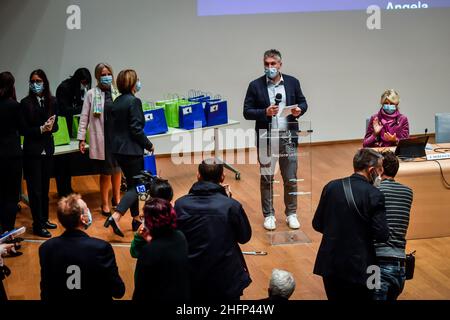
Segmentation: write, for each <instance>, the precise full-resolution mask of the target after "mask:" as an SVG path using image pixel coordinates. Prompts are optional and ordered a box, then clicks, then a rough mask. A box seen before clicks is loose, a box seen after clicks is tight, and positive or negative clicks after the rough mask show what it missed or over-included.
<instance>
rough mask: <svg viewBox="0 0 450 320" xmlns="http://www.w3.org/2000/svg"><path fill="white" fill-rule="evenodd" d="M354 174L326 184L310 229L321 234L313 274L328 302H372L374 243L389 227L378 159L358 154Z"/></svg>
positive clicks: (385, 237) (371, 153) (380, 159)
mask: <svg viewBox="0 0 450 320" xmlns="http://www.w3.org/2000/svg"><path fill="white" fill-rule="evenodd" d="M353 169H354V173H353V174H352V175H351V176H350V177H347V178H344V179H337V180H333V181H331V182H329V183H328V184H327V185H326V186H325V187H324V188H323V191H322V195H321V197H320V201H319V205H318V206H317V209H316V213H315V215H314V218H313V221H312V225H313V228H314V230H316V231H317V232H320V233H322V235H323V237H322V241H321V243H320V247H319V250H318V252H317V257H316V262H315V265H314V274H317V275H319V276H321V277H322V279H323V284H324V287H325V291H326V294H327V297H328V300H348V301H354V300H372V296H373V292H372V289H371V288H369V286H368V285H367V281H368V280H369V276H370V275H371V274H372V273H371V272H369V271H370V267H371V266H374V265H376V259H375V258H376V256H375V245H374V241H376V242H386V241H387V240H388V238H389V228H388V224H387V220H386V207H385V199H384V195H383V193H381V191H380V190H378V189H377V188H376V187H375V185H377V184H378V182H379V181H380V176H381V175H382V174H383V156H382V155H381V154H379V153H378V152H376V151H374V150H373V149H367V148H365V149H361V150H358V152H357V153H356V154H355V156H354V157H353Z"/></svg>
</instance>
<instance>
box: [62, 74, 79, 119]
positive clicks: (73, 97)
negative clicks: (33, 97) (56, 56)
mask: <svg viewBox="0 0 450 320" xmlns="http://www.w3.org/2000/svg"><path fill="white" fill-rule="evenodd" d="M56 99H58V103H59V109H58V113H59V114H60V115H62V116H65V117H72V116H73V115H75V114H80V113H81V110H82V109H83V100H82V97H81V89H80V84H79V83H78V86H77V88H76V89H75V90H74V88H73V86H72V79H71V78H69V79H66V80H64V81H63V82H61V84H60V85H59V86H58V88H57V89H56Z"/></svg>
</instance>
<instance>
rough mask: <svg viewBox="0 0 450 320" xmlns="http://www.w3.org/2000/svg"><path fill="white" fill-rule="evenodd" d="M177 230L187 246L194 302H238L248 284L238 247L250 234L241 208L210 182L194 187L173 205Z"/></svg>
mask: <svg viewBox="0 0 450 320" xmlns="http://www.w3.org/2000/svg"><path fill="white" fill-rule="evenodd" d="M175 211H176V212H177V225H178V228H179V229H180V230H181V231H182V232H183V233H184V235H185V236H186V239H187V242H188V246H189V265H190V267H189V269H190V279H191V298H192V300H193V301H220V300H230V299H237V298H239V296H240V295H242V293H243V290H244V289H245V288H246V287H248V286H249V284H250V283H251V279H250V274H249V272H248V269H247V266H246V263H245V260H244V257H243V255H242V252H241V249H240V247H239V243H242V244H243V243H246V242H248V241H249V240H250V238H251V236H252V230H251V227H250V223H249V221H248V218H247V215H246V213H245V211H244V208H242V205H241V204H240V203H239V202H238V201H236V200H234V199H231V198H228V197H227V195H226V192H225V189H224V188H223V187H222V186H220V185H218V184H215V183H211V182H197V183H195V184H194V185H193V186H192V188H191V190H190V191H189V194H188V195H186V196H184V197H181V198H180V199H178V200H177V201H176V202H175Z"/></svg>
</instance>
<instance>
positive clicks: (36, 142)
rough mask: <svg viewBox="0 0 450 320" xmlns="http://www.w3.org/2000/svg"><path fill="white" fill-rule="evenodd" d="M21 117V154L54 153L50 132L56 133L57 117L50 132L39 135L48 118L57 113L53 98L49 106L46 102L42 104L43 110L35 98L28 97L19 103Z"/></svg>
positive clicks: (56, 103)
mask: <svg viewBox="0 0 450 320" xmlns="http://www.w3.org/2000/svg"><path fill="white" fill-rule="evenodd" d="M20 105H21V117H22V121H23V125H24V128H23V135H24V141H23V153H24V155H27V156H38V155H41V154H42V151H44V150H45V153H46V154H47V155H53V154H54V153H55V144H54V141H53V135H52V132H56V131H58V117H56V119H55V124H54V125H53V130H52V132H44V133H43V134H41V131H40V126H42V125H43V124H44V123H45V122H46V121H47V120H48V118H50V117H51V116H53V115H57V114H58V113H57V112H58V102H57V100H56V98H55V97H52V98H51V105H49V104H48V101H46V102H45V103H44V108H42V107H41V106H40V105H39V102H38V100H37V98H36V96H32V95H29V96H27V97H25V98H23V99H22V101H20Z"/></svg>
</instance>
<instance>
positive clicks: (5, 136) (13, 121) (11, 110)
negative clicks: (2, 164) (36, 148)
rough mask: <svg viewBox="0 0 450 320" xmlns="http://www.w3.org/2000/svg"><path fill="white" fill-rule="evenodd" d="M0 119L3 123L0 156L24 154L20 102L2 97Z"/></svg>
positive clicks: (0, 137) (0, 128)
mask: <svg viewBox="0 0 450 320" xmlns="http://www.w3.org/2000/svg"><path fill="white" fill-rule="evenodd" d="M0 119H2V125H1V126H0V146H2V152H1V153H0V157H5V158H6V157H8V158H9V157H20V156H21V155H22V148H21V147H20V135H19V132H20V131H22V125H21V123H22V122H21V117H20V104H19V103H18V102H17V101H15V100H13V99H3V98H0ZM5 169H6V168H5Z"/></svg>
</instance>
